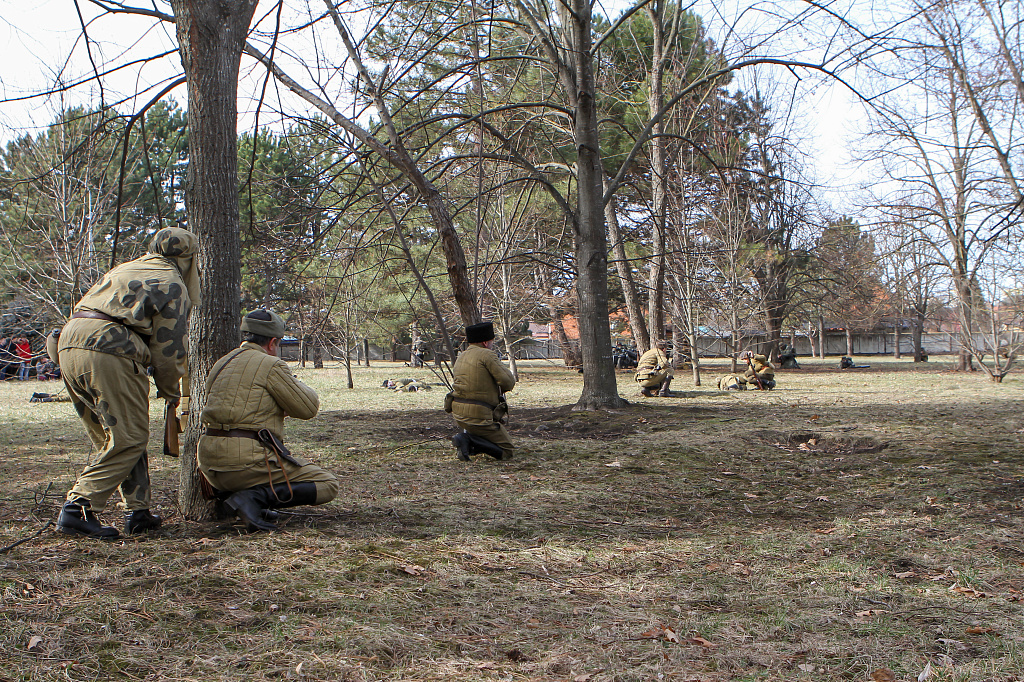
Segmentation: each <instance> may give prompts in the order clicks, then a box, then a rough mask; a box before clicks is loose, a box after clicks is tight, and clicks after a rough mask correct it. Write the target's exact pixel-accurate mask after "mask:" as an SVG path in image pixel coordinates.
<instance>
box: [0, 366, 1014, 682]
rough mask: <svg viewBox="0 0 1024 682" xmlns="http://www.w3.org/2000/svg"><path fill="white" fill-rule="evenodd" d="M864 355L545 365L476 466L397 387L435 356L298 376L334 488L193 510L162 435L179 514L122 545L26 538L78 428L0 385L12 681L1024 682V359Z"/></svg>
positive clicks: (65, 467)
mask: <svg viewBox="0 0 1024 682" xmlns="http://www.w3.org/2000/svg"><path fill="white" fill-rule="evenodd" d="M857 360H858V362H859V363H866V364H870V365H871V367H870V368H869V369H862V370H847V371H845V372H840V371H839V370H837V369H834V367H835V366H837V365H838V358H828V359H827V360H826V361H824V362H821V361H814V360H809V359H802V360H801V362H802V363H803V364H804V369H802V370H799V371H795V370H794V371H780V372H779V373H778V375H777V378H778V380H779V388H778V389H776V390H775V391H772V392H746V393H720V392H718V391H717V390H715V389H714V383H715V378H716V377H717V375H719V374H721V373H723V372H724V371H725V369H726V367H725V365H724V364H718V365H717V366H716V365H715V363H714V362H712V363H711V365H710V366H708V367H705V374H704V378H705V381H704V383H705V385H704V386H703V387H700V388H694V387H692V385H691V382H690V381H689V380H688V379H689V378H688V377H686V376H681V377H679V378H677V379H676V381H675V382H674V384H673V388H674V389H676V395H675V396H673V397H671V398H640V397H637V395H636V389H635V387H634V385H633V384H632V380H631V376H630V375H628V374H625V373H624V374H622V375H620V385H621V391H622V394H623V395H624V396H626V397H627V398H629V399H630V400H631V402H632V404H631V405H630V406H629V407H628V408H625V409H622V410H617V411H615V412H602V413H577V412H572V411H570V409H569V407H568V406H569V405H570V404H571V403H573V402H575V400H576V398H577V397H578V395H579V391H580V381H581V379H580V376H579V375H578V374H575V373H573V372H568V371H566V370H565V369H564V368H560V367H557V366H555V365H552V364H548V363H540V362H533V363H527V364H526V366H522V367H521V373H522V382H521V386H520V387H518V388H517V390H516V391H514V392H513V393H512V394H510V396H509V397H510V404H511V406H512V410H513V414H512V424H511V432H512V435H513V437H514V438H515V439H516V440H517V442H518V443H519V444H520V446H521V447H520V451H519V452H518V453H517V457H516V458H515V459H514V460H512V461H509V462H496V461H493V460H489V461H484V460H479V461H474V462H472V463H469V464H466V463H462V462H459V461H457V460H456V458H455V456H454V451H453V449H452V447H451V445H450V443H449V441H448V438H449V437H450V436H451V435H452V433H453V430H452V428H451V425H450V422H449V419H448V417H447V415H445V414H444V413H443V412H442V411H441V410H440V404H441V399H442V396H443V393H444V389H442V388H440V387H437V388H436V390H434V391H432V392H428V393H415V394H400V393H393V392H391V391H388V390H386V389H383V388H380V384H381V381H382V380H383V379H384V378H387V377H402V376H412V377H420V378H424V379H430V380H431V381H433V378H432V377H431V376H430V374H429V372H426V371H416V370H411V369H409V368H407V367H400V366H397V365H393V366H389V365H386V364H378V365H377V366H375V367H373V368H370V369H367V368H359V369H358V370H357V373H356V384H357V387H356V388H355V389H354V390H348V389H346V388H344V385H345V383H344V372H343V370H341V369H339V368H328V369H324V370H312V369H297V370H296V372H297V373H298V374H299V376H300V377H301V378H302V379H303V380H304V381H306V382H308V383H309V384H311V385H312V386H314V387H315V388H316V389H317V390H318V391H319V392H320V395H321V404H322V411H321V413H320V415H319V416H318V417H317V418H316V419H314V420H313V421H311V422H308V423H298V422H296V423H291V424H289V427H288V428H289V431H288V433H287V440H288V442H289V443H290V444H291V447H292V450H293V451H295V452H296V453H300V454H302V455H304V456H307V457H309V458H311V459H314V460H316V461H319V462H320V463H321V464H322V465H324V466H326V467H328V468H330V469H332V470H333V471H335V472H336V473H337V474H338V475H339V476H340V478H341V479H342V493H341V495H340V496H339V498H338V499H337V500H335V502H333V503H332V504H330V505H328V506H326V507H318V508H300V509H298V510H296V512H297V513H295V514H293V515H289V516H287V517H286V521H284V523H283V524H282V525H283V530H282V531H281V532H278V533H275V534H272V535H246V534H242V533H240V532H239V529H238V527H236V526H234V525H232V522H231V521H219V522H203V523H199V522H193V521H189V520H186V519H183V518H182V517H181V515H180V514H179V512H178V510H177V509H176V507H175V489H176V486H177V477H178V463H177V462H176V461H174V460H167V459H163V458H162V457H161V456H160V455H159V454H155V455H153V456H152V458H151V459H152V464H151V466H152V473H153V478H154V489H155V493H154V494H155V501H156V503H157V510H156V511H157V512H158V513H160V514H161V515H163V516H164V518H165V523H164V526H163V528H162V529H161V530H160V531H159V532H157V533H153V534H150V535H146V536H142V537H132V538H129V539H122V540H120V541H117V542H111V543H104V542H99V541H91V540H87V539H75V538H68V537H65V536H61V535H58V534H55V533H54V532H53V529H52V527H50V528H47V529H45V530H44V531H43V532H42V533H39V534H38V535H35V534H36V533H37V531H39V529H40V528H42V527H43V526H44V525H45V524H46V523H47V522H48V521H50V520H51V519H54V518H55V516H56V513H57V511H58V508H59V504H60V502H61V500H62V498H63V496H64V493H65V491H66V490H67V488H68V487H69V486H70V484H71V483H72V481H73V480H74V478H75V477H76V475H77V473H78V472H79V470H80V469H81V468H82V466H83V465H84V462H85V458H86V451H87V445H86V443H87V441H86V437H85V433H84V431H83V430H82V429H81V427H80V426H79V424H78V422H77V418H75V417H74V416H73V412H72V410H71V407H70V405H69V404H68V403H44V404H30V403H29V402H28V397H29V396H30V395H31V393H32V392H33V391H37V390H55V389H56V387H55V386H54V384H52V383H51V384H49V385H47V384H38V383H36V382H30V383H16V382H9V383H6V384H2V385H0V445H2V456H0V480H2V481H3V487H2V489H0V546H3V547H4V548H5V549H4V551H3V552H2V553H0V680H65V681H68V682H78V681H83V682H84V681H86V680H197V681H198V680H344V681H349V682H355V681H362V680H566V681H575V682H605V681H611V680H616V681H623V682H625V681H632V680H636V681H640V680H643V681H647V680H678V681H684V680H685V681H691V682H695V681H697V680H700V681H723V680H786V681H789V680H794V681H795V680H809V681H811V680H906V681H911V680H918V679H930V680H934V681H945V680H962V681H968V680H970V681H972V682H979V681H983V680H991V681H993V682H994V681H1000V682H1010V681H1011V680H1015V681H1020V680H1024V628H1022V625H1021V624H1022V623H1024V508H1022V507H1024V469H1022V461H1024V458H1022V455H1021V443H1022V439H1024V411H1022V408H1024V380H1022V379H1021V378H1020V376H1018V375H1013V376H1011V377H1010V378H1008V380H1007V381H1006V382H1005V383H1003V384H1001V385H997V384H993V383H990V382H989V381H988V380H987V378H986V377H985V376H984V375H982V374H981V373H980V372H979V373H976V374H958V373H955V372H952V371H951V370H950V367H951V364H950V362H949V361H948V359H946V358H933V362H931V363H928V364H926V365H919V366H915V365H914V364H913V363H912V362H910V361H908V360H903V361H894V360H892V359H891V358H865V357H862V358H857ZM155 402H156V401H154V409H153V415H152V416H153V425H154V430H156V428H155V427H156V426H157V425H159V419H160V415H159V414H158V412H159V409H158V408H159V406H158V405H156V404H155ZM159 451H160V448H159V444H158V443H157V442H156V439H155V438H154V442H153V447H152V448H151V452H154V453H159ZM103 518H104V519H105V520H106V521H108V522H114V523H115V525H118V526H120V525H121V519H120V513H119V512H118V511H117V510H116V509H114V508H113V507H108V509H107V510H106V512H105V513H104V515H103ZM21 539H26V540H27V541H25V542H23V543H21V544H18V545H17V546H15V547H11V545H12V544H14V543H16V542H17V541H19V540H21Z"/></svg>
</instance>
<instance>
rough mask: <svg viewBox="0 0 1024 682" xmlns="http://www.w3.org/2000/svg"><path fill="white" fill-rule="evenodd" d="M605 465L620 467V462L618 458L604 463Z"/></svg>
mask: <svg viewBox="0 0 1024 682" xmlns="http://www.w3.org/2000/svg"><path fill="white" fill-rule="evenodd" d="M605 466H606V467H615V468H617V469H618V468H622V462H620V461H619V460H615V461H614V462H608V463H607V464H605Z"/></svg>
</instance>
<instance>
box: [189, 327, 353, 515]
mask: <svg viewBox="0 0 1024 682" xmlns="http://www.w3.org/2000/svg"><path fill="white" fill-rule="evenodd" d="M284 335H285V323H284V320H283V319H281V317H280V316H279V315H278V314H276V313H273V312H270V311H267V310H255V311H253V312H251V313H249V314H248V315H246V316H245V317H244V318H243V319H242V345H241V346H240V347H238V348H237V349H235V350H233V351H232V352H230V353H228V354H227V355H225V356H224V357H223V358H221V359H220V360H218V361H217V363H216V364H215V365H214V366H213V368H212V369H211V370H210V375H209V376H208V377H207V379H206V391H207V402H206V407H204V408H203V412H202V415H201V416H200V420H201V421H202V423H203V425H204V426H205V427H206V432H205V434H204V435H203V437H202V438H200V440H199V452H198V455H197V457H198V460H199V468H200V470H201V471H202V472H203V475H204V476H205V477H206V479H207V480H208V481H209V482H210V484H211V485H212V486H213V487H214V488H216V489H217V490H220V491H222V492H224V493H231V495H230V496H228V497H227V499H226V500H225V504H226V505H227V507H228V508H229V509H231V510H232V511H234V512H235V513H236V514H238V517H239V518H240V519H241V520H242V521H244V522H245V524H246V527H247V528H248V530H250V531H261V530H266V531H271V530H276V529H277V526H276V525H275V523H274V520H275V519H276V517H277V512H274V511H272V510H274V509H280V508H284V507H296V506H299V505H307V504H325V503H327V502H330V501H331V500H333V499H334V498H335V496H336V495H337V494H338V479H337V477H336V476H335V475H334V474H332V473H330V472H328V471H326V470H324V469H322V468H320V467H318V466H316V465H315V464H310V463H309V462H307V461H305V460H303V459H300V458H298V457H295V456H293V455H292V454H291V453H290V452H289V451H288V448H286V447H285V445H284V442H283V440H282V438H283V435H284V418H285V417H286V416H287V417H295V418H297V419H312V418H313V417H315V416H316V413H317V411H318V410H319V407H320V401H319V398H318V397H317V395H316V391H314V390H313V389H312V388H310V387H309V386H306V385H305V384H304V383H302V382H301V381H299V380H298V379H296V378H295V377H294V376H293V375H292V373H291V371H290V370H289V369H288V365H287V364H286V363H285V362H284V361H283V360H281V359H280V358H279V357H278V352H279V348H280V344H281V339H282V338H283V337H284Z"/></svg>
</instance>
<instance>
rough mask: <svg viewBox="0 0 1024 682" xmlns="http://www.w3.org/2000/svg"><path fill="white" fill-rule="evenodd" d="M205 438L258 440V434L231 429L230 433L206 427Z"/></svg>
mask: <svg viewBox="0 0 1024 682" xmlns="http://www.w3.org/2000/svg"><path fill="white" fill-rule="evenodd" d="M206 435H207V436H217V437H219V438H252V439H253V440H259V439H260V437H259V434H258V433H257V432H256V431H250V430H249V429H231V430H230V431H224V430H223V429H211V428H210V427H206Z"/></svg>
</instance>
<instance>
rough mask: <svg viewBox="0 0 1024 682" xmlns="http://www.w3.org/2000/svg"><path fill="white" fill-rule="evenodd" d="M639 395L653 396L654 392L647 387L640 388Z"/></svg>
mask: <svg viewBox="0 0 1024 682" xmlns="http://www.w3.org/2000/svg"><path fill="white" fill-rule="evenodd" d="M640 395H642V396H643V397H645V398H653V397H654V396H655V395H656V394H655V393H654V391H652V390H651V389H649V388H641V389H640Z"/></svg>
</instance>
